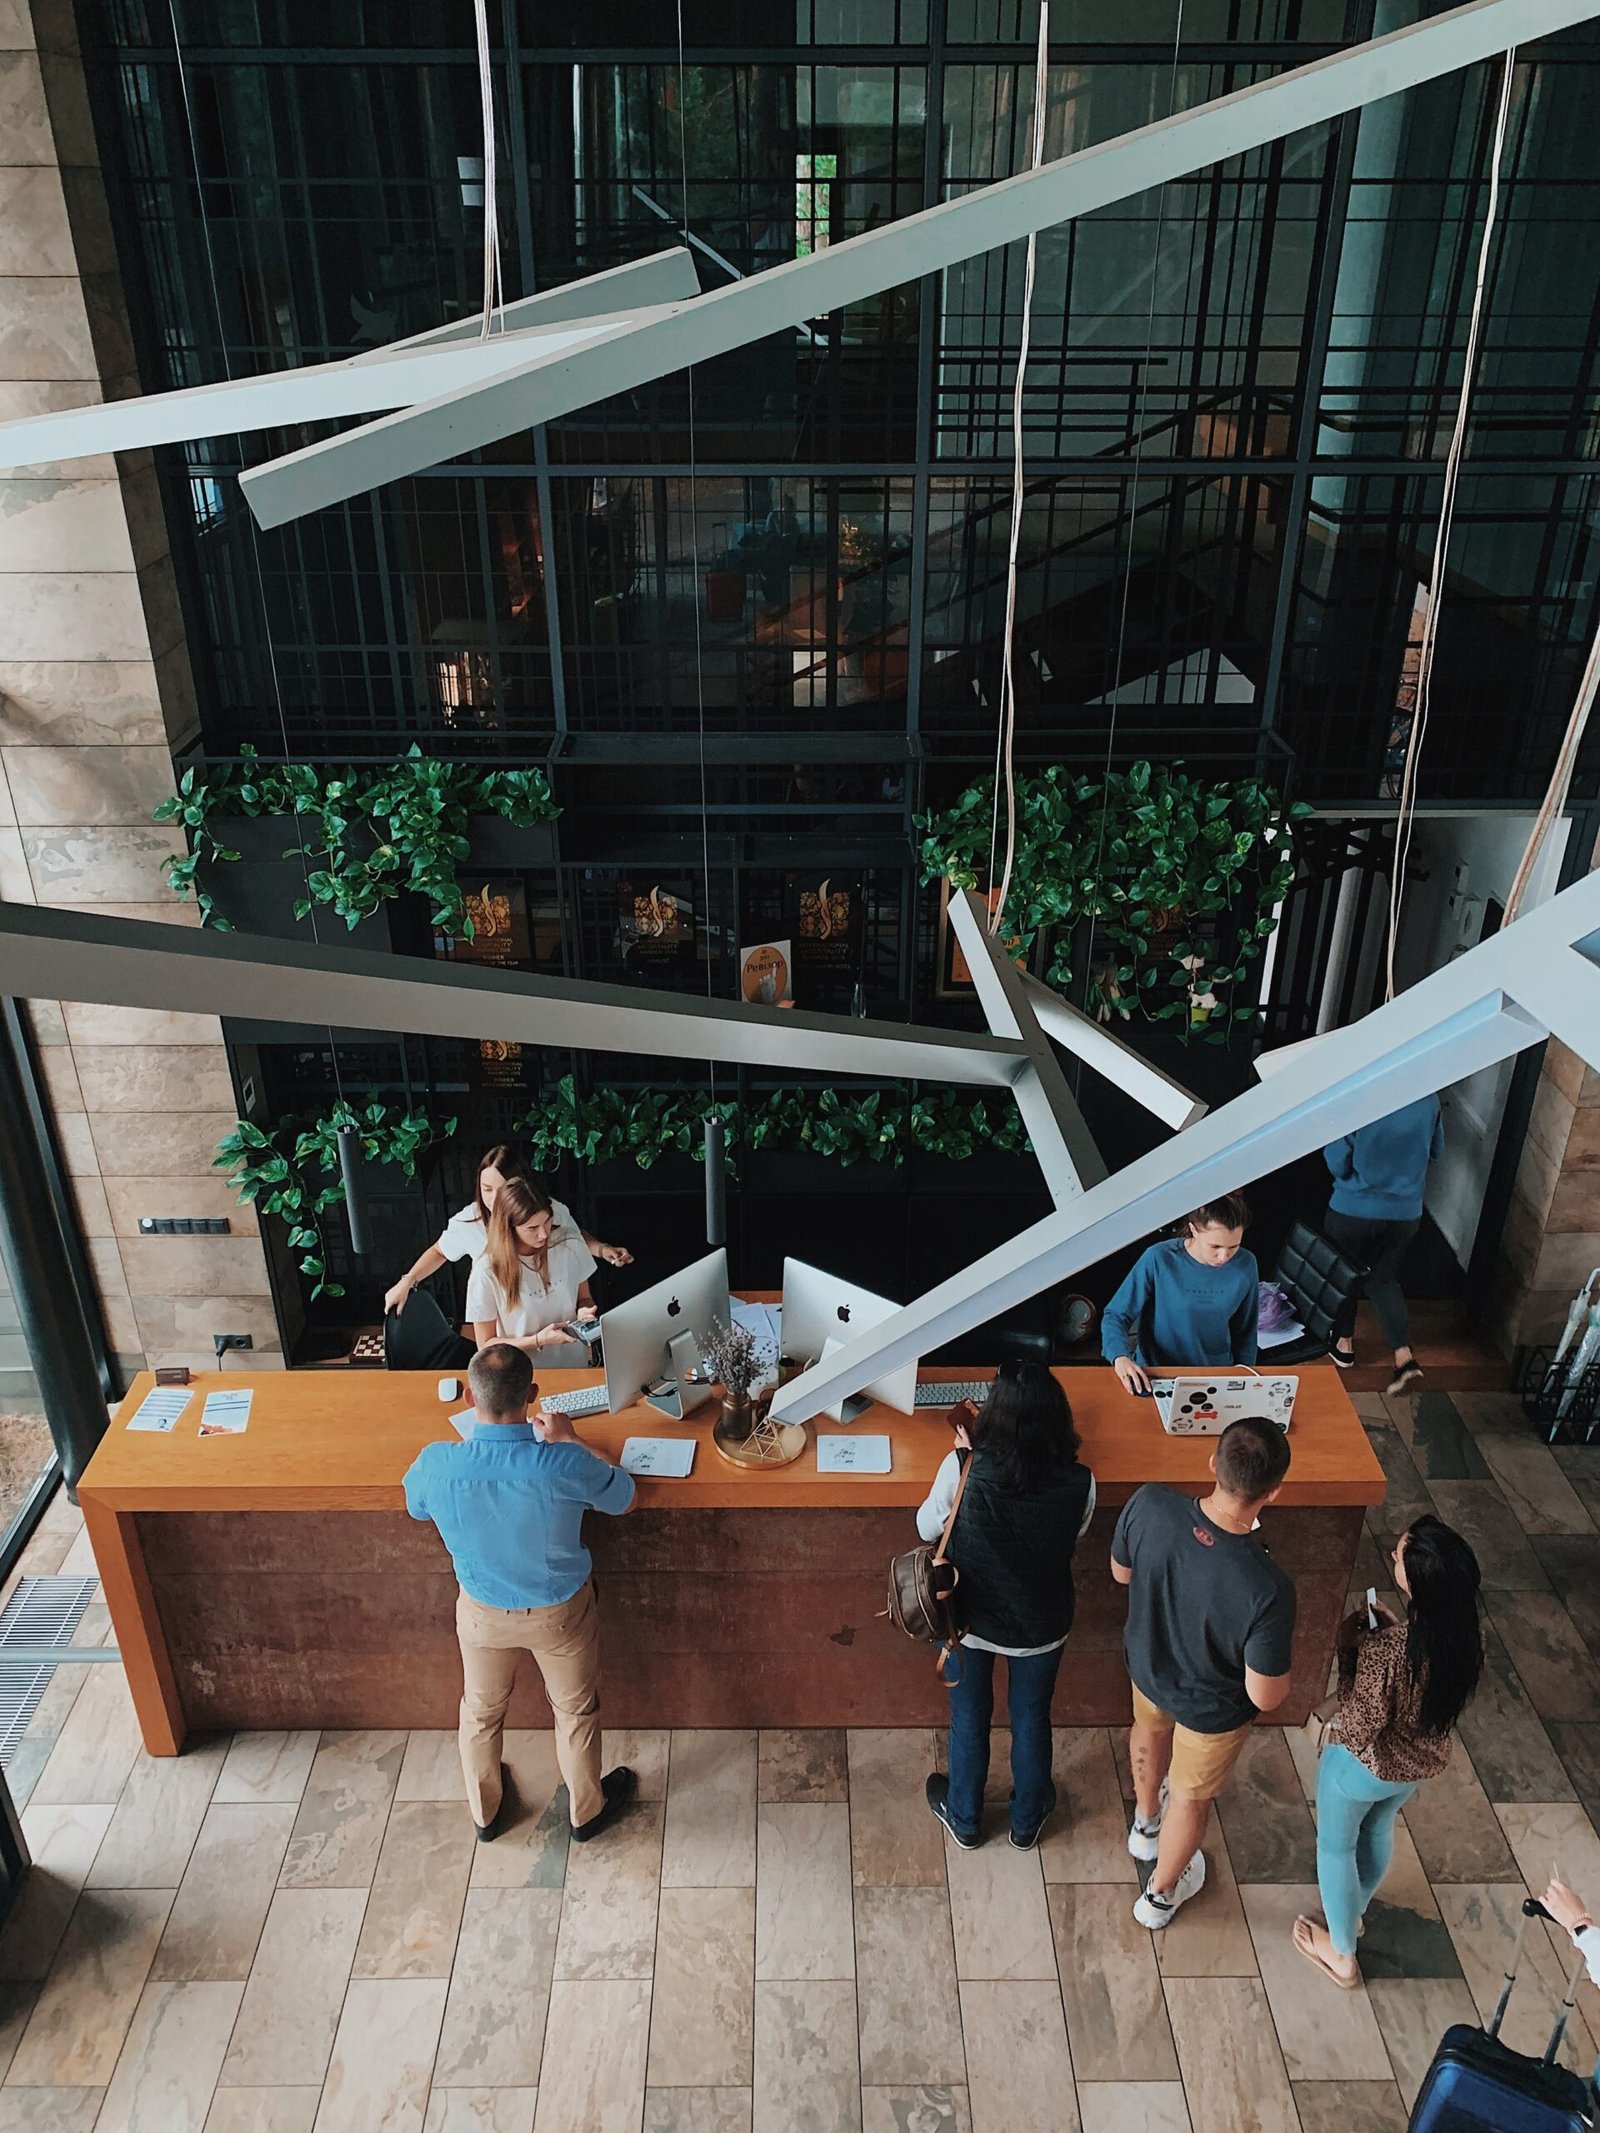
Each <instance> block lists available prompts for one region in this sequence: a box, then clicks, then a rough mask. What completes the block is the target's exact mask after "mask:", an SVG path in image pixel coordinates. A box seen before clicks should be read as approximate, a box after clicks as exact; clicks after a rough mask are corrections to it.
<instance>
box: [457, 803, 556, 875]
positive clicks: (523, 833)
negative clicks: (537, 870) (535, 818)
mask: <svg viewBox="0 0 1600 2133" xmlns="http://www.w3.org/2000/svg"><path fill="white" fill-rule="evenodd" d="M467 838H468V842H469V843H470V845H471V848H472V849H471V853H470V856H469V857H468V858H467V859H466V860H465V861H463V863H462V870H461V871H462V872H463V874H465V872H466V871H467V870H468V869H469V868H475V867H510V868H512V869H514V870H519V871H520V870H521V869H524V868H529V867H551V866H554V865H555V863H556V825H555V823H554V822H553V821H552V822H534V823H530V824H529V825H528V827H527V828H526V829H518V827H517V826H516V824H515V823H513V822H508V821H507V820H506V818H505V816H504V815H473V816H472V817H471V818H470V819H469V821H468V823H467Z"/></svg>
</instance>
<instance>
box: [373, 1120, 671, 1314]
mask: <svg viewBox="0 0 1600 2133" xmlns="http://www.w3.org/2000/svg"><path fill="white" fill-rule="evenodd" d="M511 1178H520V1179H522V1180H524V1181H526V1182H529V1183H531V1182H532V1180H533V1173H532V1172H531V1171H530V1170H529V1168H528V1163H527V1158H526V1157H525V1156H524V1155H523V1154H522V1151H521V1150H520V1149H519V1148H514V1147H512V1145H511V1144H510V1142H509V1141H496V1142H495V1144H494V1146H493V1147H492V1148H486V1149H485V1150H484V1151H483V1154H482V1155H481V1156H480V1157H479V1158H478V1171H477V1178H476V1181H475V1183H474V1185H473V1191H472V1198H471V1199H470V1200H469V1201H468V1202H467V1204H466V1206H465V1207H463V1208H462V1209H461V1211H460V1213H459V1214H454V1215H452V1216H451V1217H450V1219H449V1221H448V1222H447V1223H446V1224H445V1226H444V1229H443V1231H442V1233H441V1235H440V1237H439V1241H438V1243H437V1244H430V1245H429V1246H428V1249H427V1250H426V1251H425V1252H424V1253H423V1255H422V1257H421V1258H420V1259H419V1260H418V1261H417V1263H416V1265H415V1266H414V1267H412V1268H411V1269H410V1271H409V1272H408V1273H405V1274H402V1275H401V1276H400V1279H399V1280H398V1281H397V1282H396V1283H395V1285H394V1287H393V1288H392V1289H390V1291H389V1292H388V1294H387V1295H386V1296H385V1297H384V1299H383V1308H384V1310H385V1311H403V1310H404V1309H405V1307H406V1298H407V1297H408V1296H409V1295H410V1294H411V1291H412V1290H413V1289H414V1288H415V1287H416V1285H417V1283H418V1282H419V1281H426V1280H427V1278H428V1276H429V1275H430V1274H437V1273H438V1271H439V1269H440V1267H442V1266H443V1265H444V1263H445V1261H446V1260H447V1259H476V1258H478V1257H479V1255H480V1254H481V1253H482V1251H483V1248H484V1246H485V1245H486V1244H487V1242H488V1241H489V1215H490V1211H491V1210H492V1208H493V1207H494V1201H495V1194H496V1193H497V1192H498V1191H499V1190H500V1188H501V1186H502V1185H504V1184H505V1183H506V1182H507V1180H508V1179H511ZM550 1206H551V1211H552V1213H553V1214H554V1216H555V1220H556V1226H557V1228H558V1229H562V1230H565V1231H567V1232H568V1234H569V1235H572V1236H575V1237H581V1238H582V1239H583V1242H584V1243H585V1245H587V1246H588V1248H589V1251H590V1252H591V1254H592V1255H593V1256H594V1258H595V1259H596V1260H600V1259H603V1260H604V1261H605V1262H606V1264H607V1265H608V1266H631V1265H632V1264H633V1254H632V1252H630V1251H628V1250H627V1249H626V1248H625V1247H624V1246H623V1245H620V1244H602V1243H601V1242H600V1239H599V1238H598V1237H591V1236H590V1235H589V1234H588V1232H587V1231H585V1230H581V1229H579V1227H578V1225H577V1223H576V1222H575V1221H574V1220H573V1216H572V1211H571V1209H570V1208H569V1207H567V1205H566V1204H565V1202H564V1201H561V1200H552V1201H551V1203H550ZM469 1315H470V1314H469Z"/></svg>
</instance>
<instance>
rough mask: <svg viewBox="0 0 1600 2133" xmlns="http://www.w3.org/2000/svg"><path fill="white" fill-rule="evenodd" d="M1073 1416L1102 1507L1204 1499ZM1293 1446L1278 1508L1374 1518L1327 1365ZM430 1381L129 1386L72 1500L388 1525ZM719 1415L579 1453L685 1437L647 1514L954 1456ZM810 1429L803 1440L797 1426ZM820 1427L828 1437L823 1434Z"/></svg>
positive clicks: (1363, 1464)
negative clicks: (321, 1516) (158, 1409)
mask: <svg viewBox="0 0 1600 2133" xmlns="http://www.w3.org/2000/svg"><path fill="white" fill-rule="evenodd" d="M923 1375H924V1376H925V1377H939V1378H946V1379H949V1378H972V1377H980V1376H983V1375H985V1373H984V1372H981V1371H975V1370H966V1371H962V1370H939V1371H932V1370H930V1371H925V1372H924V1373H923ZM1057 1376H1058V1377H1060V1379H1061V1381H1062V1383H1063V1384H1064V1385H1065V1386H1066V1389H1067V1393H1068V1396H1069V1397H1070V1399H1071V1401H1072V1408H1073V1414H1074V1416H1075V1417H1076V1420H1077V1425H1078V1431H1079V1434H1080V1435H1081V1437H1082V1439H1083V1458H1084V1459H1085V1460H1086V1461H1087V1463H1088V1465H1089V1466H1090V1468H1091V1469H1092V1470H1093V1472H1094V1475H1095V1478H1096V1482H1097V1484H1098V1488H1099V1494H1100V1499H1101V1501H1102V1502H1103V1503H1107V1504H1119V1503H1123V1502H1125V1501H1126V1500H1127V1498H1128V1497H1129V1496H1130V1495H1131V1494H1132V1493H1133V1491H1134V1490H1135V1489H1136V1488H1137V1487H1138V1486H1139V1485H1140V1483H1141V1482H1146V1481H1166V1482H1172V1483H1175V1484H1177V1485H1179V1486H1183V1485H1189V1484H1193V1485H1195V1486H1204V1485H1205V1484H1206V1482H1207V1479H1208V1474H1207V1465H1206V1462H1207V1460H1208V1458H1209V1456H1210V1453H1211V1450H1212V1441H1211V1440H1210V1439H1209V1438H1195V1437H1169V1436H1168V1435H1167V1434H1166V1432H1165V1431H1164V1430H1163V1429H1162V1427H1161V1422H1160V1418H1159V1417H1158V1416H1157V1414H1156V1411H1155V1408H1154V1405H1153V1404H1152V1403H1151V1402H1150V1401H1149V1400H1136V1399H1134V1398H1132V1397H1131V1396H1130V1395H1129V1394H1127V1393H1125V1392H1124V1391H1123V1390H1122V1387H1121V1385H1120V1384H1119V1382H1118V1380H1117V1378H1116V1377H1115V1376H1114V1375H1113V1373H1112V1372H1111V1371H1110V1370H1094V1369H1087V1370H1085V1369H1079V1370H1065V1371H1058V1372H1057ZM1299 1376H1300V1390H1299V1394H1298V1396H1297V1398H1296V1401H1295V1411H1294V1422H1293V1425H1292V1427H1291V1429H1290V1433H1289V1442H1290V1447H1291V1449H1292V1451H1293V1454H1294V1464H1293V1465H1292V1466H1291V1468H1290V1470H1289V1478H1288V1481H1287V1482H1286V1483H1285V1485H1284V1490H1283V1494H1282V1496H1281V1497H1280V1498H1279V1501H1280V1502H1281V1503H1283V1504H1285V1505H1302V1506H1304V1505H1353V1504H1361V1505H1368V1504H1379V1503H1382V1501H1383V1492H1384V1477H1383V1470H1382V1468H1381V1467H1380V1466H1379V1464H1378V1461H1377V1459H1376V1457H1375V1456H1374V1454H1373V1451H1372V1448H1371V1446H1370V1445H1369V1444H1368V1442H1367V1438H1366V1433H1365V1431H1364V1430H1363V1429H1362V1427H1361V1423H1360V1421H1359V1419H1358V1418H1357V1416H1356V1412H1355V1409H1354V1408H1353V1407H1352V1406H1351V1404H1350V1399H1349V1395H1348V1394H1347V1393H1346V1391H1345V1388H1344V1385H1343V1384H1342V1382H1341V1380H1340V1377H1339V1373H1338V1371H1337V1370H1336V1369H1335V1368H1334V1366H1333V1365H1332V1364H1331V1363H1323V1364H1313V1365H1311V1366H1309V1367H1303V1368H1302V1369H1301V1371H1300V1373H1299ZM600 1381H601V1374H600V1372H599V1371H595V1370H545V1371H541V1372H540V1373H539V1382H540V1384H541V1385H542V1386H543V1388H544V1390H545V1391H546V1392H560V1391H565V1390H566V1389H568V1388H569V1387H573V1386H578V1385H596V1384H599V1383H600ZM438 1383H439V1373H438V1372H436V1371H421V1370H419V1371H389V1370H349V1371H321V1370H319V1371H281V1370H280V1371H265V1372H232V1371H229V1372H217V1371H204V1372H199V1373H197V1374H196V1376H195V1378H194V1381H193V1384H192V1386H191V1388H190V1390H191V1392H192V1395H193V1397H192V1399H191V1402H190V1405H189V1406H188V1408H187V1409H186V1410H185V1412H184V1414H183V1415H182V1417H181V1418H180V1420H179V1422H178V1424H177V1427H176V1428H175V1429H174V1430H173V1432H172V1433H171V1435H170V1436H162V1435H160V1434H158V1433H156V1432H154V1431H148V1432H147V1431H142V1430H141V1431H137V1432H130V1431H129V1430H128V1429H127V1428H126V1427H125V1426H124V1425H125V1424H126V1422H127V1419H128V1417H129V1416H130V1415H132V1413H133V1412H134V1410H135V1408H136V1407H137V1406H138V1405H139V1402H140V1401H141V1400H142V1399H143V1398H144V1396H145V1394H146V1393H147V1392H149V1391H151V1390H152V1388H153V1386H154V1384H155V1379H154V1377H153V1375H152V1374H151V1373H150V1372H149V1371H141V1372H140V1374H139V1376H138V1377H137V1378H136V1379H135V1380H134V1382H133V1385H132V1387H131V1388H130V1390H129V1392H128V1395H127V1397H126V1399H124V1400H123V1401H122V1403H121V1404H120V1406H119V1407H118V1408H117V1410H116V1412H115V1414H114V1415H113V1417H112V1422H111V1427H110V1429H109V1430H108V1431H107V1433H106V1436H105V1438H104V1440H103V1441H102V1443H101V1445H100V1448H99V1450H98V1451H97V1452H96V1453H95V1455H94V1458H93V1459H92V1460H91V1461H90V1464H89V1467H88V1471H87V1472H86V1473H85V1475H84V1477H83V1480H82V1482H81V1484H80V1491H79V1493H80V1494H81V1495H82V1496H83V1497H85V1498H87V1499H89V1500H90V1501H92V1502H95V1503H98V1504H102V1505H104V1506H105V1508H106V1509H107V1510H113V1511H330V1510H351V1511H394V1510H400V1509H402V1508H403V1507H404V1496H403V1493H402V1489H401V1482H402V1478H403V1476H404V1474H405V1471H406V1469H407V1467H409V1466H410V1464H411V1462H412V1460H413V1459H415V1457H416V1456H417V1453H418V1452H419V1451H420V1450H421V1449H422V1447H423V1446H424V1445H425V1444H429V1443H433V1442H435V1441H443V1442H447V1443H449V1442H454V1441H455V1435H454V1432H453V1431H452V1429H451V1427H450V1420H449V1418H450V1415H451V1414H452V1413H455V1412H459V1410H460V1409H461V1408H462V1407H464V1406H466V1405H467V1404H469V1403H468V1400H467V1399H466V1398H465V1397H463V1398H462V1399H461V1400H459V1401H457V1400H452V1401H450V1402H448V1403H445V1402H441V1401H440V1399H439V1397H438ZM247 1386H248V1387H249V1388H250V1389H251V1390H252V1391H253V1392H254V1394H255V1399H254V1402H253V1404H252V1408H251V1413H250V1426H249V1429H248V1430H247V1431H246V1432H245V1434H244V1435H243V1436H216V1437H204V1438H202V1437H201V1436H200V1435H199V1434H198V1430H199V1423H200V1413H201V1408H202V1405H203V1403H204V1399H205V1395H206V1394H207V1393H208V1392H214V1391H219V1390H223V1389H241V1390H242V1389H243V1388H245V1387H247ZM717 1411H718V1410H717V1408H716V1406H715V1405H714V1404H712V1403H708V1404H707V1405H706V1406H705V1407H703V1408H702V1409H701V1410H700V1412H699V1414H698V1415H696V1416H695V1417H693V1418H692V1419H691V1420H690V1421H688V1422H681V1423H674V1422H669V1421H668V1420H667V1418H666V1417H665V1416H664V1415H661V1414H658V1413H657V1411H656V1410H655V1409H654V1408H653V1407H649V1406H646V1405H645V1404H644V1403H643V1402H640V1403H639V1404H638V1405H636V1406H634V1407H632V1408H629V1409H628V1410H627V1411H626V1412H625V1413H623V1414H620V1415H589V1416H582V1417H580V1418H579V1419H578V1420H577V1421H576V1423H575V1425H574V1426H575V1428H576V1430H577V1432H578V1435H579V1437H580V1438H581V1439H583V1440H584V1441H585V1442H587V1443H590V1444H593V1445H595V1446H597V1447H598V1448H599V1449H601V1450H602V1451H605V1452H607V1453H609V1454H610V1455H611V1456H612V1457H613V1458H615V1457H616V1456H617V1454H618V1453H619V1452H620V1451H621V1449H622V1444H623V1440H624V1438H626V1437H632V1436H645V1437H695V1438H698V1439H699V1440H700V1449H699V1450H698V1451H697V1452H696V1454H695V1463H694V1471H693V1473H692V1474H691V1475H690V1476H689V1477H688V1479H687V1480H684V1481H664V1480H652V1481H641V1482H640V1484H639V1501H640V1502H641V1503H642V1504H648V1505H650V1506H651V1507H652V1508H654V1509H658V1510H666V1509H670V1508H672V1507H674V1506H676V1507H677V1508H679V1509H683V1510H698V1509H745V1510H756V1509H761V1508H767V1507H774V1506H789V1507H795V1506H799V1505H803V1504H812V1505H816V1506H818V1507H819V1508H828V1509H840V1508H848V1507H851V1506H860V1507H863V1508H884V1507H888V1508H894V1507H914V1506H915V1505H917V1504H919V1503H920V1502H921V1501H922V1499H923V1497H924V1496H925V1495H926V1494H927V1492H928V1488H929V1485H930V1483H931V1482H932V1480H933V1476H934V1472H935V1470H936V1469H937V1467H938V1465H939V1462H940V1460H941V1459H942V1458H943V1457H944V1455H945V1454H946V1452H948V1451H949V1449H950V1443H951V1438H950V1426H949V1423H948V1422H947V1421H946V1419H945V1415H944V1413H943V1412H942V1411H941V1410H939V1409H931V1410H927V1411H925V1412H923V1413H920V1414H915V1415H902V1414H899V1413H897V1412H896V1411H895V1410H894V1409H893V1408H889V1407H882V1406H880V1407H876V1408H873V1409H871V1410H869V1411H868V1412H867V1413H866V1414H864V1415H863V1416H862V1417H861V1419H860V1421H858V1422H856V1423H855V1424H854V1425H853V1427H852V1429H851V1431H850V1432H849V1434H851V1435H854V1436H862V1435H866V1434H869V1433H875V1434H880V1435H887V1436H888V1437H889V1439H890V1441H891V1445H892V1452H891V1458H892V1461H893V1470H892V1472H890V1473H888V1474H885V1475H880V1476H871V1475H855V1474H819V1473H818V1472H817V1458H816V1451H815V1449H814V1447H813V1446H810V1445H808V1446H807V1448H806V1450H805V1451H804V1452H803V1453H802V1455H801V1456H800V1458H799V1459H797V1460H795V1461H794V1463H793V1464H792V1465H790V1466H786V1467H780V1468H778V1469H777V1470H776V1471H775V1472H772V1473H751V1472H748V1471H746V1470H744V1469H742V1468H736V1467H731V1466H729V1465H728V1464H727V1462H726V1461H725V1460H723V1459H721V1458H719V1457H718V1455H717V1453H716V1452H715V1450H714V1449H713V1448H712V1446H711V1443H710V1435H711V1425H712V1423H713V1422H714V1421H715V1419H716V1416H717ZM807 1426H808V1428H810V1429H812V1431H813V1433H814V1432H815V1428H816V1425H810V1424H808V1425H807ZM820 1426H821V1427H822V1429H823V1430H825V1431H826V1430H832V1429H834V1428H836V1427H837V1425H836V1424H834V1423H832V1422H829V1421H827V1420H824V1421H823V1422H822V1423H821V1425H820Z"/></svg>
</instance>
